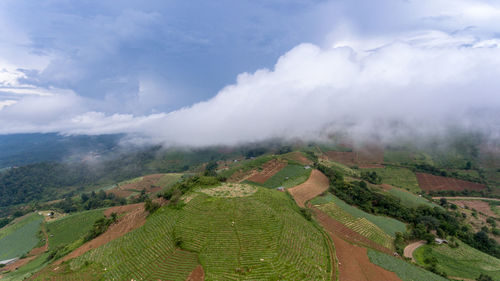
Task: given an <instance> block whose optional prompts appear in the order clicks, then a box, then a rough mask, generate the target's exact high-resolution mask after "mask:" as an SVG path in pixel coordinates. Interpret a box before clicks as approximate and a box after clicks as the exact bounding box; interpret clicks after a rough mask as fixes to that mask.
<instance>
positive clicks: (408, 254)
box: [403, 240, 427, 261]
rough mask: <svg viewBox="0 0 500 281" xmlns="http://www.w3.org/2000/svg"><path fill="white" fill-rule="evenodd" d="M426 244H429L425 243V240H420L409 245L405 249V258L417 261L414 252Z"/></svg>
mask: <svg viewBox="0 0 500 281" xmlns="http://www.w3.org/2000/svg"><path fill="white" fill-rule="evenodd" d="M425 244H427V242H425V241H424V240H420V241H417V242H413V243H411V244H409V245H408V246H406V247H405V249H404V252H403V256H405V257H407V258H410V259H411V260H412V261H415V259H414V258H413V252H415V250H416V249H417V248H418V247H420V246H423V245H425Z"/></svg>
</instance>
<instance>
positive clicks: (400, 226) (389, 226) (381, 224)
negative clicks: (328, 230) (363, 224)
mask: <svg viewBox="0 0 500 281" xmlns="http://www.w3.org/2000/svg"><path fill="white" fill-rule="evenodd" d="M332 199H333V202H331V203H328V204H333V205H337V206H338V207H340V208H341V209H342V210H343V211H344V212H346V213H348V214H350V215H351V216H353V217H355V218H365V219H366V220H368V221H370V222H371V223H373V224H374V225H376V226H377V227H378V228H380V229H381V230H383V231H384V232H385V233H386V234H388V235H390V236H391V237H394V236H395V233H396V232H404V231H405V230H406V225H405V224H404V223H402V222H400V221H398V220H395V219H393V218H389V217H383V216H375V215H372V214H369V213H366V212H364V211H362V210H360V209H358V208H356V207H354V206H351V205H349V204H347V203H345V202H344V201H342V200H340V199H339V198H337V197H335V196H333V198H332Z"/></svg>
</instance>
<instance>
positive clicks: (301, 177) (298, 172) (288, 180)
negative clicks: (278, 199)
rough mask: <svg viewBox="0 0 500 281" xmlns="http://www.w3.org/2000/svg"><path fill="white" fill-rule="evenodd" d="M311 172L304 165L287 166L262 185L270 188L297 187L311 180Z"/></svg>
mask: <svg viewBox="0 0 500 281" xmlns="http://www.w3.org/2000/svg"><path fill="white" fill-rule="evenodd" d="M311 170H312V169H305V168H304V166H302V165H287V166H286V167H285V168H283V169H282V170H281V171H279V172H277V173H276V174H274V176H272V177H271V178H269V179H268V180H267V181H266V182H264V183H263V184H261V185H262V186H264V187H268V188H277V187H280V186H283V187H285V188H289V187H293V186H297V185H299V184H301V183H303V182H305V181H306V180H307V179H308V178H309V175H310V174H311Z"/></svg>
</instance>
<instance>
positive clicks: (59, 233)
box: [46, 209, 104, 250]
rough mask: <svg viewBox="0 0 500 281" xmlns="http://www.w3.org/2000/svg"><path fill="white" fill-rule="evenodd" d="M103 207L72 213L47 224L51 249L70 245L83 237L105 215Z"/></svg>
mask: <svg viewBox="0 0 500 281" xmlns="http://www.w3.org/2000/svg"><path fill="white" fill-rule="evenodd" d="M102 211H103V210H102V209H99V210H92V211H85V212H81V213H76V214H72V215H69V216H66V217H63V218H61V219H58V220H54V221H51V222H48V223H47V224H46V227H47V232H48V235H49V249H51V250H52V249H55V248H57V247H59V246H64V245H69V244H71V243H73V242H75V241H76V240H78V239H80V238H82V237H83V236H84V235H85V234H86V233H87V232H88V231H89V230H90V229H91V228H92V226H93V225H94V222H95V221H96V220H98V219H100V218H103V217H104V214H103V212H102Z"/></svg>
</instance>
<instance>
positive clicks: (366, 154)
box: [325, 148, 384, 168]
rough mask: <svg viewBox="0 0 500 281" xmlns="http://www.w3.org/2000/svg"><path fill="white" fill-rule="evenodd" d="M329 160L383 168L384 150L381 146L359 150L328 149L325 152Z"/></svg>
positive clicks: (362, 166)
mask: <svg viewBox="0 0 500 281" xmlns="http://www.w3.org/2000/svg"><path fill="white" fill-rule="evenodd" d="M325 154H326V155H327V157H328V160H330V161H335V162H339V163H341V164H344V165H346V166H351V167H352V166H358V167H360V168H383V167H384V166H383V165H382V164H381V163H383V161H384V151H383V150H382V149H380V148H374V150H368V149H364V150H360V151H357V152H343V151H328V152H326V153H325Z"/></svg>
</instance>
